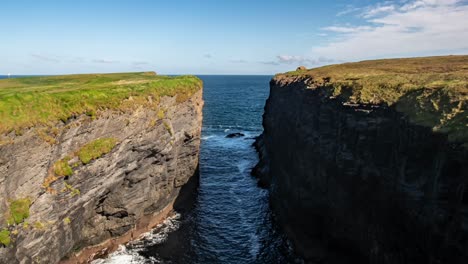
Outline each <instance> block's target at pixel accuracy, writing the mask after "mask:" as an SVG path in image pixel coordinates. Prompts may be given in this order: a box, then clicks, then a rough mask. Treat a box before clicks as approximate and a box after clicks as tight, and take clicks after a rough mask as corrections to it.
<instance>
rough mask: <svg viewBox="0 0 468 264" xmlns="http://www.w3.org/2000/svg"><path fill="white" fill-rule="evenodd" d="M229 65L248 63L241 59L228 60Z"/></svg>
mask: <svg viewBox="0 0 468 264" xmlns="http://www.w3.org/2000/svg"><path fill="white" fill-rule="evenodd" d="M229 62H231V63H247V62H248V61H246V60H242V59H234V60H229Z"/></svg>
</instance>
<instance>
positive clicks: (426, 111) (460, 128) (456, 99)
mask: <svg viewBox="0 0 468 264" xmlns="http://www.w3.org/2000/svg"><path fill="white" fill-rule="evenodd" d="M289 77H304V78H313V82H314V83H315V86H326V87H329V88H330V89H329V92H330V95H334V96H338V97H341V98H343V99H345V100H347V101H350V102H355V103H364V104H384V105H388V106H394V107H395V108H396V109H397V110H398V111H400V112H402V113H404V114H406V115H407V116H408V117H409V119H410V120H411V121H413V122H414V123H417V124H420V125H424V126H429V127H432V128H433V130H434V131H441V132H445V133H447V134H448V135H449V139H450V140H451V141H457V142H463V143H464V144H465V145H466V144H468V106H467V101H468V56H441V57H426V58H409V59H385V60H373V61H362V62H357V63H345V64H338V65H330V66H325V67H320V68H316V69H310V70H304V69H298V70H297V71H294V72H288V73H285V74H279V75H277V76H276V78H289Z"/></svg>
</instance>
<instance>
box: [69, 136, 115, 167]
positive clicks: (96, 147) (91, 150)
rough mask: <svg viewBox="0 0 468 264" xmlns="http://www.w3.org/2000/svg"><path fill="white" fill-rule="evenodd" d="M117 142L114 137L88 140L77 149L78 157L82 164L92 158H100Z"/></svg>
mask: <svg viewBox="0 0 468 264" xmlns="http://www.w3.org/2000/svg"><path fill="white" fill-rule="evenodd" d="M116 144H117V139H115V138H100V139H96V140H94V141H91V142H89V143H88V144H86V145H84V146H83V147H82V148H81V149H80V150H79V151H78V157H79V158H80V160H81V162H83V164H88V163H90V162H91V161H92V160H94V159H97V158H100V157H101V156H102V155H104V154H107V153H109V152H110V151H111V150H112V149H113V148H114V147H115V145H116Z"/></svg>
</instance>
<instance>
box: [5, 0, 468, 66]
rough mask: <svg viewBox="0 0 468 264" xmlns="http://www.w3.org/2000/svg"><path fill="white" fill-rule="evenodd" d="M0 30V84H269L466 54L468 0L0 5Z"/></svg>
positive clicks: (66, 0) (18, 1)
mask: <svg viewBox="0 0 468 264" xmlns="http://www.w3.org/2000/svg"><path fill="white" fill-rule="evenodd" d="M0 26H1V29H0V30H1V31H3V32H2V33H1V34H0V75H2V74H7V73H11V74H15V75H16V74H18V75H19V74H71V73H93V72H133V71H156V72H157V73H159V74H268V75H269V74H274V73H278V72H284V71H289V70H294V69H295V68H296V67H298V66H300V65H304V66H306V67H309V68H313V67H319V66H322V65H327V64H335V63H342V62H350V61H360V60H367V59H377V58H395V57H417V56H433V55H450V54H468V0H395V1H388V0H386V1H375V0H374V1H371V0H361V1H358V0H327V1H323V0H321V1H314V0H288V1H286V0H284V1H276V0H268V1H266V0H198V1H194V0H192V1H189V0H172V1H159V0H133V1H130V0H120V1H119V0H113V1H108V0H93V1H89V0H80V1H76V0H73V1H70V0H60V1H58V0H57V1H52V0H41V1H37V0H34V1H25V0H4V1H1V3H0Z"/></svg>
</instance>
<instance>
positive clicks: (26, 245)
mask: <svg viewBox="0 0 468 264" xmlns="http://www.w3.org/2000/svg"><path fill="white" fill-rule="evenodd" d="M202 106H203V101H202V92H201V90H200V91H199V92H197V93H195V94H194V95H193V96H192V97H191V98H189V99H188V100H187V101H185V102H176V98H175V97H162V98H161V101H160V105H159V109H163V110H164V111H162V110H159V112H158V111H157V110H154V109H149V108H144V107H140V108H138V109H137V110H135V111H133V112H131V113H130V112H118V111H104V112H102V113H100V114H99V115H98V117H97V118H96V119H94V117H93V118H92V117H89V116H85V115H83V116H79V117H77V118H75V119H73V120H69V121H68V122H67V124H61V125H59V126H58V131H59V132H58V133H59V134H58V136H57V138H58V140H57V142H56V144H49V143H47V142H45V141H44V140H43V139H41V138H39V137H38V136H37V133H36V130H35V128H33V129H30V130H28V131H26V132H25V133H24V134H23V135H21V136H15V137H14V141H13V142H12V143H10V144H6V145H3V146H0V192H1V200H0V209H1V210H0V212H2V220H0V224H1V225H0V226H4V227H6V226H7V223H6V221H5V220H4V219H3V215H4V214H5V213H7V212H8V210H10V209H11V204H10V201H12V200H16V199H19V198H25V197H27V198H29V199H30V201H31V206H30V209H29V217H28V218H26V219H24V221H23V222H22V224H20V225H17V226H16V227H10V232H11V235H10V236H11V239H12V242H11V245H9V246H8V247H3V248H2V247H0V263H57V262H59V261H60V260H64V261H66V260H67V259H68V258H70V257H71V260H72V262H74V261H87V260H89V257H90V256H89V254H91V253H95V252H93V251H89V252H88V253H86V254H88V256H86V254H85V255H81V256H80V257H78V258H74V254H75V253H77V252H79V251H81V250H82V249H84V248H86V247H88V246H93V245H97V244H99V243H102V242H105V241H110V239H117V240H114V241H113V242H111V243H108V244H104V245H103V246H102V247H100V248H99V249H100V250H102V251H101V252H100V253H105V252H106V251H107V250H112V249H113V248H115V247H116V244H117V243H123V242H125V241H127V240H130V239H132V238H136V237H137V236H138V235H139V234H140V233H142V232H144V231H147V230H148V229H150V228H152V227H153V226H154V225H155V224H157V223H158V221H161V219H162V218H164V217H165V216H166V215H167V214H168V213H169V212H170V210H171V209H172V207H173V203H174V201H175V200H176V199H177V198H178V197H179V199H177V204H176V206H178V207H179V206H181V203H182V202H181V201H182V200H183V199H185V198H183V197H184V196H186V194H182V193H181V196H179V192H180V191H181V190H182V188H183V186H184V185H185V184H186V183H187V182H188V181H189V179H190V178H191V177H192V176H193V175H195V176H194V177H197V175H196V173H197V167H198V155H199V146H200V132H201V121H202ZM99 138H113V139H115V141H116V145H115V146H114V147H113V148H112V149H111V150H110V152H109V153H107V154H103V155H102V156H100V157H98V158H95V159H93V160H92V161H91V162H89V163H87V162H80V161H79V158H80V159H81V156H80V152H79V151H78V150H80V149H83V146H86V145H87V144H89V143H90V142H94V140H96V139H99ZM65 157H70V159H69V160H68V159H66V162H67V163H68V164H69V166H70V167H71V168H72V170H73V173H72V174H71V175H68V176H64V177H56V179H53V180H47V179H50V175H55V176H57V174H58V173H60V171H58V170H57V161H60V160H63V159H64V158H65ZM65 168H66V166H65ZM64 171H66V170H64ZM64 174H66V173H64ZM191 182H194V180H192V181H191ZM195 182H196V180H195ZM9 207H10V208H9ZM14 230H17V231H14ZM15 233H16V234H15ZM119 237H120V238H121V240H118V238H119Z"/></svg>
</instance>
